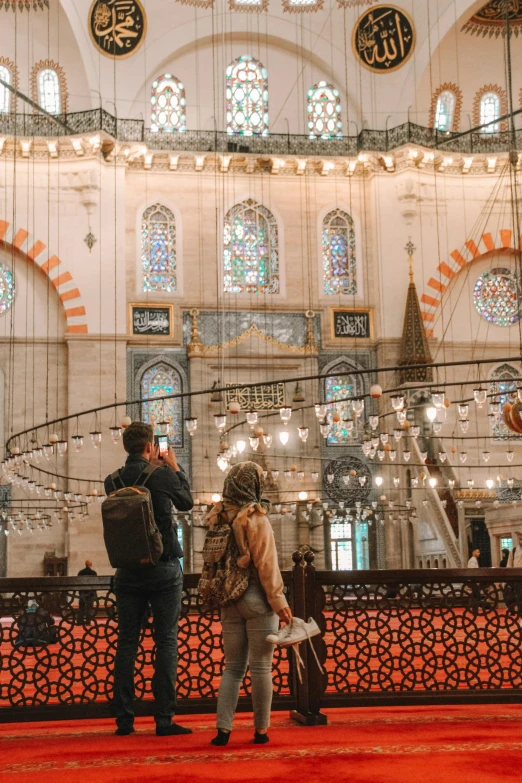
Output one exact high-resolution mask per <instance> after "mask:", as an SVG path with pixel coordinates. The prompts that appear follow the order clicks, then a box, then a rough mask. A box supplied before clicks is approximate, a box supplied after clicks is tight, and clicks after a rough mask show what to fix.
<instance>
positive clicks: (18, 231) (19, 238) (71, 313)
mask: <svg viewBox="0 0 522 783" xmlns="http://www.w3.org/2000/svg"><path fill="white" fill-rule="evenodd" d="M0 247H1V248H3V249H4V250H7V251H16V252H17V253H18V254H19V255H21V256H23V257H24V258H25V259H26V260H27V261H28V262H32V263H34V264H36V266H37V267H39V268H40V269H41V271H42V272H43V273H44V274H45V275H47V277H48V278H49V280H50V281H51V283H52V284H53V286H54V288H55V289H56V293H57V294H58V296H59V298H60V302H61V303H62V305H63V308H64V312H65V320H66V323H67V329H66V334H87V333H88V331H89V330H88V327H87V313H86V310H85V307H84V305H83V302H82V298H81V294H80V290H79V289H78V288H77V287H76V286H75V284H74V280H73V276H72V275H71V273H70V272H69V270H68V269H67V268H66V266H65V264H64V263H63V261H61V260H60V259H59V258H58V256H56V255H49V253H48V252H46V251H47V247H46V244H45V242H42V240H41V239H37V238H35V237H33V236H31V234H30V232H29V231H27V230H26V229H25V228H17V227H15V226H14V225H12V224H11V223H9V222H8V221H7V220H0Z"/></svg>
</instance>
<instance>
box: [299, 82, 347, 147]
mask: <svg viewBox="0 0 522 783" xmlns="http://www.w3.org/2000/svg"><path fill="white" fill-rule="evenodd" d="M308 133H309V134H310V138H311V139H335V138H337V137H340V136H342V135H343V122H342V120H341V99H340V98H339V91H338V90H336V89H335V87H333V86H332V85H331V84H327V83H326V82H319V84H314V86H313V87H312V88H311V89H310V90H308Z"/></svg>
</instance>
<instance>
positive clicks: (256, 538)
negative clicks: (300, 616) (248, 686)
mask: <svg viewBox="0 0 522 783" xmlns="http://www.w3.org/2000/svg"><path fill="white" fill-rule="evenodd" d="M263 482H264V479H263V470H262V469H261V468H260V467H259V465H257V464H256V463H255V462H240V463H238V464H237V465H234V466H233V468H232V469H231V470H230V472H229V473H228V475H227V477H226V479H225V485H224V488H223V500H222V501H221V502H219V503H217V504H216V505H215V506H214V507H213V508H212V509H211V511H210V513H209V515H208V516H207V522H208V524H209V527H212V525H213V523H215V522H216V521H217V520H221V521H222V520H223V518H225V519H226V520H227V521H228V524H230V525H231V527H232V531H233V535H234V537H235V541H236V543H237V548H238V550H239V554H240V557H239V559H238V561H237V563H238V565H239V566H240V567H241V568H245V569H248V571H249V579H248V586H247V588H246V591H245V592H244V593H243V594H242V595H241V597H240V598H239V599H238V600H237V601H235V602H234V603H231V604H229V605H227V606H223V607H222V608H221V625H222V629H223V647H224V651H225V670H224V672H223V677H222V678H221V684H220V686H219V695H218V704H217V721H216V723H217V730H218V733H217V735H216V737H214V739H213V740H211V742H212V744H213V745H218V746H224V745H226V744H227V743H228V740H229V737H230V732H231V731H232V724H233V720H234V715H235V711H236V707H237V701H238V698H239V689H240V687H241V683H242V681H243V677H244V675H245V672H246V668H247V665H249V666H250V675H251V678H252V705H253V710H254V729H255V733H254V743H255V744H258V745H262V744H265V743H267V742H268V728H269V726H270V708H271V706H272V692H273V683H272V657H273V653H274V645H273V644H272V643H270V642H268V641H267V638H266V637H267V635H268V634H270V633H273V632H274V631H276V630H277V628H278V625H279V620H282V621H283V622H284V623H290V622H291V621H292V612H291V611H290V607H289V606H288V602H287V600H286V598H285V596H284V594H283V587H284V585H283V579H282V576H281V572H280V570H279V565H278V561H277V551H276V546H275V540H274V532H273V530H272V526H271V524H270V521H269V519H268V516H267V514H268V511H269V510H270V502H269V501H268V500H266V499H265V498H263V497H262V492H263Z"/></svg>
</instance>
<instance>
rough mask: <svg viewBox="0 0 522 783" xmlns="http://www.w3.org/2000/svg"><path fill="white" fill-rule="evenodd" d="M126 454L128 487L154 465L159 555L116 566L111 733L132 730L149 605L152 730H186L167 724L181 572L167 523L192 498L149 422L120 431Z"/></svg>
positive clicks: (109, 487)
mask: <svg viewBox="0 0 522 783" xmlns="http://www.w3.org/2000/svg"><path fill="white" fill-rule="evenodd" d="M123 447H124V449H125V451H126V452H127V454H128V455H129V456H128V457H127V461H126V462H125V466H124V467H123V468H121V469H120V471H119V473H120V478H121V479H122V481H123V483H124V484H125V486H132V485H133V484H134V483H135V482H136V481H137V480H138V479H139V477H140V475H141V474H142V472H143V470H144V469H145V468H147V467H148V465H149V463H150V464H152V465H154V466H156V467H157V470H155V471H154V472H153V473H152V474H151V475H150V477H149V479H148V481H147V489H148V490H149V491H150V495H151V500H152V506H153V509H154V519H155V521H156V525H157V527H158V529H159V531H160V533H161V538H162V540H163V554H162V556H161V558H160V560H159V562H158V563H157V564H156V565H150V566H146V567H144V568H118V570H117V571H116V576H115V581H114V592H115V594H116V606H117V609H118V625H119V629H118V646H117V651H116V660H115V664H114V701H113V706H114V708H115V712H116V724H117V726H118V728H117V729H116V734H118V735H120V736H125V735H127V734H132V733H133V732H134V725H133V724H134V663H135V660H136V655H137V651H138V641H139V636H140V630H141V626H142V622H143V617H144V616H145V612H146V611H147V606H148V605H149V604H150V607H151V609H152V615H153V618H154V643H155V656H154V657H155V660H154V676H153V678H152V691H153V693H154V700H155V720H156V734H157V735H158V736H163V737H165V736H170V735H173V734H191V733H192V732H191V730H190V729H187V728H184V727H183V726H179V725H178V724H176V723H173V722H172V717H173V715H174V707H175V698H176V690H175V689H176V674H177V665H178V620H179V613H180V609H181V593H182V588H183V574H182V571H181V565H180V562H179V558H180V557H182V556H183V552H182V549H181V546H180V545H179V541H178V538H177V531H176V529H175V527H174V525H173V523H172V506H173V505H174V506H175V507H176V508H177V509H178V510H179V511H190V510H191V508H192V506H193V502H192V496H191V494H190V487H189V484H188V481H187V478H186V476H185V474H184V472H183V470H182V469H181V468H180V467H179V465H178V463H177V460H176V455H175V454H174V451H173V450H172V449H171V448H169V450H168V452H167V454H165V455H164V456H163V458H162V459H160V458H159V456H158V449H157V448H155V447H154V432H153V429H152V427H151V426H149V425H148V424H143V423H142V422H133V423H132V424H131V425H130V426H129V427H127V429H126V430H125V431H124V433H123ZM115 489H116V487H115V486H114V484H113V481H112V479H111V477H110V476H107V478H106V479H105V492H106V493H107V494H109V493H111V492H114V490H115Z"/></svg>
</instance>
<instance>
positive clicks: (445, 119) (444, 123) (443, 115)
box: [435, 90, 456, 131]
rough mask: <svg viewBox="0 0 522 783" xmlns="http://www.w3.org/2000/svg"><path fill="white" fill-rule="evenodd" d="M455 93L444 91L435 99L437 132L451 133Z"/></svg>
mask: <svg viewBox="0 0 522 783" xmlns="http://www.w3.org/2000/svg"><path fill="white" fill-rule="evenodd" d="M455 103H456V98H455V93H454V92H452V91H451V90H444V92H441V94H440V95H439V97H438V98H437V108H436V111H435V129H436V130H438V131H451V130H452V128H453V117H454V115H455Z"/></svg>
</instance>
